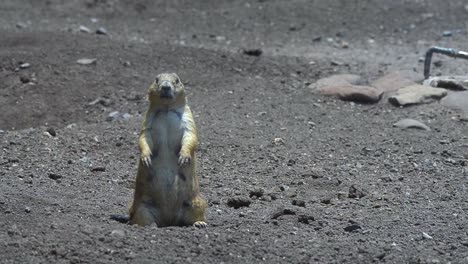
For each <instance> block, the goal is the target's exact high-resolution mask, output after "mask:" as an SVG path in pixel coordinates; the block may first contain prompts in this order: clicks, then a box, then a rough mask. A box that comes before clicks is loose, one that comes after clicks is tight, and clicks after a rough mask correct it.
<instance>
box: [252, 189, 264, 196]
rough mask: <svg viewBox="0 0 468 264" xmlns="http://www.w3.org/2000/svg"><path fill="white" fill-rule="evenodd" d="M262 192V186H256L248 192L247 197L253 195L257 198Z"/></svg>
mask: <svg viewBox="0 0 468 264" xmlns="http://www.w3.org/2000/svg"><path fill="white" fill-rule="evenodd" d="M264 193H265V190H263V189H262V188H256V189H253V190H251V191H250V192H249V197H250V198H252V197H253V196H255V197H257V198H260V197H262V196H263V194H264Z"/></svg>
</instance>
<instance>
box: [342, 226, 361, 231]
mask: <svg viewBox="0 0 468 264" xmlns="http://www.w3.org/2000/svg"><path fill="white" fill-rule="evenodd" d="M343 229H344V231H346V232H354V231H357V230H359V229H362V227H361V226H360V225H358V224H352V225H349V226H347V227H345V228H343Z"/></svg>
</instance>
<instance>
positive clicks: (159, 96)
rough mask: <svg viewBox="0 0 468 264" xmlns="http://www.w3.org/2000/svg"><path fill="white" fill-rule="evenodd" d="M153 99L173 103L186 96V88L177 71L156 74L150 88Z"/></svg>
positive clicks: (150, 96)
mask: <svg viewBox="0 0 468 264" xmlns="http://www.w3.org/2000/svg"><path fill="white" fill-rule="evenodd" d="M148 96H149V99H150V100H151V101H153V100H156V101H159V102H165V103H168V104H170V103H172V102H174V101H177V100H180V99H183V98H185V88H184V85H183V84H182V82H181V81H180V78H179V76H178V75H177V74H175V73H161V74H159V75H158V76H156V79H154V82H153V83H152V84H151V86H150V88H149V90H148Z"/></svg>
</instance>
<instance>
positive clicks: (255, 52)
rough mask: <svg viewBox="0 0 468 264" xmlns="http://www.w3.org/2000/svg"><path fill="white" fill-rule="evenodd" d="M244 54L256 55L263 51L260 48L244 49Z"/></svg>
mask: <svg viewBox="0 0 468 264" xmlns="http://www.w3.org/2000/svg"><path fill="white" fill-rule="evenodd" d="M242 52H243V53H244V54H245V55H249V56H255V57H258V56H260V55H262V53H263V51H262V50H261V49H245V50H243V51H242Z"/></svg>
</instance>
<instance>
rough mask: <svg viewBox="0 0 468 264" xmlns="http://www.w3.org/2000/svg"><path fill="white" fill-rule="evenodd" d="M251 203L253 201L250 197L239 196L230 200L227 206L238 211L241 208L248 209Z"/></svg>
mask: <svg viewBox="0 0 468 264" xmlns="http://www.w3.org/2000/svg"><path fill="white" fill-rule="evenodd" d="M251 203H252V201H251V200H250V199H249V198H248V197H243V196H237V197H231V198H229V199H228V201H227V206H229V207H233V208H234V209H238V208H241V207H248V206H249V205H250V204H251Z"/></svg>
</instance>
